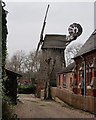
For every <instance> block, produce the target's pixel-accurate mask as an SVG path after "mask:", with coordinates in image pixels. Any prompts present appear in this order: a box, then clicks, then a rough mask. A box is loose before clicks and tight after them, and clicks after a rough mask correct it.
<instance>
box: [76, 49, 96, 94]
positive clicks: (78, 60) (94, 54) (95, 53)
mask: <svg viewBox="0 0 96 120" xmlns="http://www.w3.org/2000/svg"><path fill="white" fill-rule="evenodd" d="M84 57H85V59H86V86H88V65H89V64H90V65H91V64H92V62H93V57H96V50H95V51H92V52H90V53H86V54H85V55H84ZM75 62H76V65H77V69H76V71H77V76H78V77H77V86H78V84H79V82H80V75H79V69H80V66H81V65H82V64H83V63H82V58H80V57H78V58H76V59H75ZM90 74H91V73H90ZM92 77H94V70H92ZM90 80H91V77H90ZM77 93H78V94H81V89H79V88H77ZM86 94H87V95H91V96H93V90H92V89H87V88H86Z"/></svg>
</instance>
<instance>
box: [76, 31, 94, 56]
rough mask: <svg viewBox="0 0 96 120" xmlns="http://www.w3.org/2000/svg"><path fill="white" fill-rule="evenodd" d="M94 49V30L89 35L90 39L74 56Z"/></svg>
mask: <svg viewBox="0 0 96 120" xmlns="http://www.w3.org/2000/svg"><path fill="white" fill-rule="evenodd" d="M95 31H96V30H95ZM93 50H96V33H94V32H93V34H92V35H91V36H90V37H89V39H88V40H87V41H86V42H85V44H84V45H83V46H82V47H81V49H80V50H79V52H78V53H77V54H76V56H75V57H74V58H76V57H79V56H81V55H84V54H86V53H88V52H90V51H93Z"/></svg>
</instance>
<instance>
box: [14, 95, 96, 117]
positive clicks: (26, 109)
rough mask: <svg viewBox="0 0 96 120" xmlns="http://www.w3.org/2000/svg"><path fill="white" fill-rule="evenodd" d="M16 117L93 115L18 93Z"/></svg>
mask: <svg viewBox="0 0 96 120" xmlns="http://www.w3.org/2000/svg"><path fill="white" fill-rule="evenodd" d="M19 100H20V101H22V102H18V104H17V105H16V113H17V115H18V118H93V117H94V115H92V114H89V113H87V112H84V111H81V110H78V109H73V108H71V107H68V106H66V104H60V103H57V102H54V101H44V100H41V99H39V98H35V97H34V96H33V95H32V94H30V95H23V94H21V95H19Z"/></svg>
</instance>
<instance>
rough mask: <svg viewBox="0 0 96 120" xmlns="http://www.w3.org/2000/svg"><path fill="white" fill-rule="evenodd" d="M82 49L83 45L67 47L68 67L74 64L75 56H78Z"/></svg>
mask: <svg viewBox="0 0 96 120" xmlns="http://www.w3.org/2000/svg"><path fill="white" fill-rule="evenodd" d="M81 47H82V44H81V43H77V44H71V46H69V47H67V48H66V50H65V58H66V65H67V66H68V65H69V64H70V63H72V62H73V61H74V60H73V59H72V58H74V56H75V55H76V54H77V52H78V51H79V50H80V48H81Z"/></svg>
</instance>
